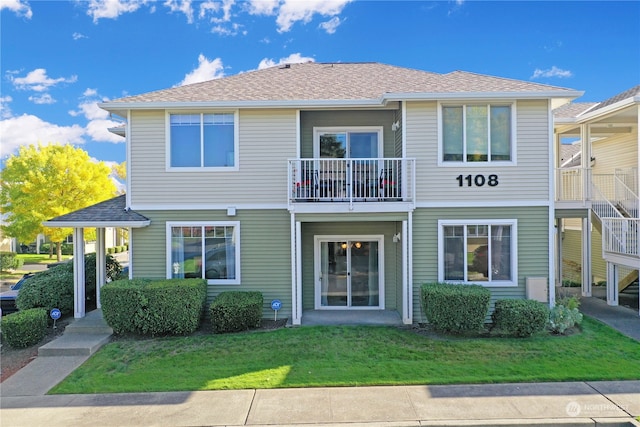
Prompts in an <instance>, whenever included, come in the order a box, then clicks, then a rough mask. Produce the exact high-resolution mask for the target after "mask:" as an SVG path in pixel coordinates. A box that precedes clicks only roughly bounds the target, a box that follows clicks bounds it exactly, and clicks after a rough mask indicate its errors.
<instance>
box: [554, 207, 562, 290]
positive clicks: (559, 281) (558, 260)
mask: <svg viewBox="0 0 640 427" xmlns="http://www.w3.org/2000/svg"><path fill="white" fill-rule="evenodd" d="M562 225H563V221H562V218H558V220H557V229H556V232H557V235H556V242H558V243H557V245H558V249H557V253H556V263H557V265H558V268H557V269H556V271H557V273H556V274H557V277H556V286H562V273H563V271H562V270H563V269H562Z"/></svg>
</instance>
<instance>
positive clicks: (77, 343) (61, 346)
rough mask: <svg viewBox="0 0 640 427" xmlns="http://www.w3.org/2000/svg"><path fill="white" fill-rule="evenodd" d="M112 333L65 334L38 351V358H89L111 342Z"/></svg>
mask: <svg viewBox="0 0 640 427" xmlns="http://www.w3.org/2000/svg"><path fill="white" fill-rule="evenodd" d="M110 338H111V334H110V333H108V334H107V333H104V334H97V333H91V334H82V333H73V334H67V333H66V331H65V333H64V334H63V335H62V336H61V337H60V338H57V339H55V340H53V341H51V342H48V343H47V344H45V345H43V346H42V347H40V348H39V349H38V356H45V357H46V356H88V355H91V354H93V353H95V352H96V351H98V349H99V348H100V347H102V346H103V345H105V344H106V343H108V342H109V340H110Z"/></svg>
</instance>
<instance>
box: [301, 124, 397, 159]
mask: <svg viewBox="0 0 640 427" xmlns="http://www.w3.org/2000/svg"><path fill="white" fill-rule="evenodd" d="M383 130H384V127H383V126H329V127H314V128H313V157H314V158H316V159H318V158H320V135H321V134H324V133H349V132H354V133H355V132H377V133H378V157H377V158H382V157H384V132H383ZM347 158H349V157H347Z"/></svg>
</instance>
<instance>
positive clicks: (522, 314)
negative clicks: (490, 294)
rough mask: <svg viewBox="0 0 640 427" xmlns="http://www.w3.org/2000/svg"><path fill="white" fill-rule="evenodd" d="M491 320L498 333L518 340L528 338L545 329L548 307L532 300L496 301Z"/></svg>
mask: <svg viewBox="0 0 640 427" xmlns="http://www.w3.org/2000/svg"><path fill="white" fill-rule="evenodd" d="M491 319H492V320H493V325H494V328H496V329H498V331H499V332H500V333H503V334H505V335H509V336H514V337H519V338H524V337H530V336H532V335H533V334H536V333H539V332H543V331H544V330H545V328H546V327H547V322H548V320H549V307H547V305H546V304H543V303H541V302H538V301H534V300H523V299H519V300H518V299H502V300H497V301H496V304H495V310H494V312H493V314H492V315H491Z"/></svg>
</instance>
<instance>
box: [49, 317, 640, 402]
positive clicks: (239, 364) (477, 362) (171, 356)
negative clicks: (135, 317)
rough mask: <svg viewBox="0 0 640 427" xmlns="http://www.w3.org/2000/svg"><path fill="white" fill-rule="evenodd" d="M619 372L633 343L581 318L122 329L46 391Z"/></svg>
mask: <svg viewBox="0 0 640 427" xmlns="http://www.w3.org/2000/svg"><path fill="white" fill-rule="evenodd" d="M626 379H640V344H639V343H638V342H637V341H634V340H632V339H630V338H627V337H625V336H623V335H621V334H619V333H618V332H617V331H614V330H613V329H611V328H609V327H608V326H606V325H604V324H602V323H600V322H598V321H596V320H592V319H590V318H586V317H585V320H584V322H583V325H582V332H580V333H576V334H573V335H570V336H548V335H544V336H538V337H534V338H528V339H504V338H473V339H467V338H455V337H454V338H452V337H437V336H436V337H433V336H431V337H429V336H425V335H423V334H419V333H416V332H415V331H414V330H412V329H410V328H394V327H371V326H369V327H367V326H352V327H336V326H327V327H322V326H317V327H299V328H286V329H278V330H272V331H256V332H247V333H238V334H224V335H213V334H210V335H207V334H202V335H195V336H191V337H165V338H156V339H133V338H120V339H118V340H116V341H115V342H112V343H109V344H107V345H106V346H104V347H103V348H102V349H101V350H100V351H99V352H98V353H97V354H95V355H94V356H93V357H92V358H91V359H89V360H88V361H87V362H86V363H85V364H84V365H83V366H81V367H80V368H79V369H77V370H76V371H75V372H73V373H72V374H71V375H70V376H69V377H68V378H67V379H66V380H64V381H63V382H62V383H60V384H59V385H58V386H56V387H55V388H54V389H53V390H52V391H51V393H59V394H62V393H120V392H149V391H178V390H183V391H193V390H219V389H245V388H278V387H321V386H365V385H400V384H459V383H499V382H532V381H587V380H589V381H596V380H626Z"/></svg>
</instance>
